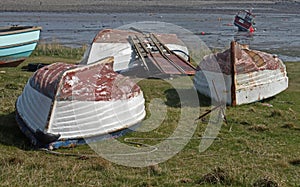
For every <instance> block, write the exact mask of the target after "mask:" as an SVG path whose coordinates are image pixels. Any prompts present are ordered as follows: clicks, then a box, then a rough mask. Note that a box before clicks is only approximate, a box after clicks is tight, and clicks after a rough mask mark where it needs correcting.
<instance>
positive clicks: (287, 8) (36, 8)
mask: <svg viewBox="0 0 300 187" xmlns="http://www.w3.org/2000/svg"><path fill="white" fill-rule="evenodd" d="M250 8H253V9H254V10H255V12H257V13H276V12H278V13H279V12H280V13H290V14H298V11H299V9H300V1H299V0H294V1H292V0H291V1H284V2H283V1H276V0H273V1H272V0H265V1H253V0H249V1H245V0H240V1H221V0H215V1H201V0H199V1H190V2H189V1H182V0H163V1H159V0H151V1H147V0H135V1H134V0H126V1H118V0H99V1H94V0H51V1H49V0H17V1H12V0H1V1H0V11H2V12H85V13H126V12H136V13H141V12H144V13H196V12H197V13H220V14H225V13H232V12H236V11H237V10H239V9H250Z"/></svg>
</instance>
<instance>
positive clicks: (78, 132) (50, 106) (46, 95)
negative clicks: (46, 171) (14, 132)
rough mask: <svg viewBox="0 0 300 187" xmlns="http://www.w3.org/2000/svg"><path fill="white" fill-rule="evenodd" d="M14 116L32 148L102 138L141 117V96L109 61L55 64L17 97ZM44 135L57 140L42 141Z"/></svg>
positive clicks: (139, 119)
mask: <svg viewBox="0 0 300 187" xmlns="http://www.w3.org/2000/svg"><path fill="white" fill-rule="evenodd" d="M16 110H17V121H19V124H20V127H21V129H24V124H25V127H27V131H28V130H29V131H30V132H31V136H29V137H30V138H31V139H32V142H33V143H34V144H36V145H42V146H45V145H50V144H52V145H53V144H55V143H57V142H59V141H65V140H68V141H74V140H79V139H84V138H90V137H98V136H106V135H108V134H110V133H115V132H118V131H121V130H123V129H126V128H130V127H131V126H134V125H136V124H138V123H139V122H140V121H142V120H143V118H144V117H145V107H144V97H143V93H142V91H141V90H140V88H139V87H138V86H137V85H136V84H134V83H133V82H131V81H130V80H129V78H126V77H124V76H122V75H119V74H117V73H115V72H114V71H113V70H112V58H108V59H104V60H102V61H100V62H97V63H94V64H92V65H86V66H75V65H66V64H61V63H56V64H52V65H49V66H46V67H43V68H41V69H39V70H38V71H37V72H36V73H35V74H34V76H33V77H32V78H30V79H29V81H28V83H27V84H26V86H25V88H24V91H23V93H22V95H20V96H19V98H18V100H17V102H16ZM22 124H23V125H22ZM23 132H26V131H24V130H23ZM38 132H42V133H43V134H44V137H39V136H38ZM39 134H41V133H39ZM47 135H53V136H55V135H56V136H57V139H55V140H52V141H51V140H47V138H45V137H46V136H47Z"/></svg>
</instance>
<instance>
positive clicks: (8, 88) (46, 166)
mask: <svg viewBox="0 0 300 187" xmlns="http://www.w3.org/2000/svg"><path fill="white" fill-rule="evenodd" d="M46 48H47V47H46ZM44 50H45V49H43V46H41V47H39V48H38V50H37V51H36V52H35V53H34V55H32V57H30V58H29V59H28V60H26V61H25V62H24V63H23V64H21V67H17V68H2V69H0V101H1V105H0V185H1V186H216V185H217V186H299V185H300V179H299V176H300V164H299V163H300V154H299V153H300V152H299V145H300V136H299V133H300V124H299V119H300V98H299V93H300V77H299V75H300V63H299V62H297V63H286V66H287V70H288V75H289V80H290V84H289V88H288V89H287V90H286V91H284V92H282V93H280V94H279V95H277V96H275V97H273V98H271V99H269V100H266V101H263V102H257V103H253V104H249V105H242V106H237V107H227V110H226V116H227V120H228V125H223V126H222V129H221V131H220V133H219V135H218V139H216V140H215V141H214V143H213V144H212V145H211V146H210V147H209V148H208V149H207V150H206V151H205V152H202V153H199V143H200V139H199V138H200V137H201V135H202V134H203V131H204V129H205V127H206V125H207V122H205V120H203V121H197V122H196V123H195V124H191V125H196V127H197V129H196V132H195V133H194V137H193V139H191V140H190V142H189V143H188V144H187V145H186V146H185V148H184V149H183V150H182V151H181V152H179V153H178V154H176V155H175V156H174V157H172V158H171V159H169V160H167V161H166V162H163V163H160V164H158V165H154V166H150V167H144V168H131V167H126V166H121V165H117V164H114V163H112V162H109V161H107V160H105V159H103V158H101V157H92V156H90V157H89V156H59V155H55V154H49V153H47V152H44V151H39V150H36V149H34V147H33V146H32V145H31V144H30V143H29V141H28V140H27V138H26V137H25V136H24V135H23V134H22V133H21V132H20V130H19V128H18V126H17V124H16V122H15V119H14V117H15V113H14V111H15V106H14V104H15V101H16V99H17V97H18V95H20V94H21V92H22V89H23V87H24V85H25V84H26V81H27V80H28V78H29V77H30V76H31V75H32V72H26V71H24V70H22V66H26V65H27V64H28V63H30V62H40V63H52V62H56V61H63V62H68V63H76V62H77V61H78V60H79V59H80V56H82V51H83V50H82V51H81V52H78V53H77V52H76V53H72V54H75V55H73V56H71V57H70V56H69V55H70V54H69V53H70V50H71V51H72V50H73V49H69V48H67V49H61V47H60V49H59V47H58V48H57V49H55V50H53V49H51V50H53V51H54V52H53V53H52V52H50V53H51V54H49V53H48V52H49V51H48V50H46V51H44ZM57 51H60V52H57ZM139 85H140V86H141V87H142V89H143V91H144V95H145V98H146V101H147V106H149V102H150V101H151V100H152V99H154V98H160V99H161V100H162V101H164V102H165V103H167V113H168V117H167V118H166V119H164V121H163V123H162V124H161V125H160V126H159V127H158V128H156V129H154V130H153V131H151V132H146V133H138V132H137V133H133V134H128V135H126V137H143V138H153V137H159V138H163V137H168V136H169V135H170V133H172V132H173V131H174V129H175V128H176V123H177V121H178V119H179V112H180V105H179V104H178V102H179V101H178V96H177V94H176V92H175V91H174V90H173V89H172V86H171V85H170V84H169V83H167V82H165V81H162V80H143V81H141V82H139ZM200 98H201V99H200V102H201V104H203V103H207V98H204V97H202V96H201V97H200ZM205 105H206V104H204V105H203V106H204V107H201V109H200V111H201V112H202V113H203V112H205V110H206V109H208V108H209V107H205ZM148 117H150V116H149V114H148ZM124 138H125V137H121V138H120V140H121V141H123V140H124ZM145 143H148V144H156V143H158V142H157V141H151V140H148V141H146V142H145ZM59 151H60V152H63V153H72V154H82V155H85V154H87V155H95V153H94V151H93V150H91V149H90V148H89V147H88V146H87V145H83V146H78V147H75V148H72V149H62V150H59Z"/></svg>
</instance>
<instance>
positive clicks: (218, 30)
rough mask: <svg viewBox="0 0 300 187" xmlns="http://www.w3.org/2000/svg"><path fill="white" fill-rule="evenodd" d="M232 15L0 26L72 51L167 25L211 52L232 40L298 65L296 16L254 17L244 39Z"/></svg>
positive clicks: (15, 20) (83, 17)
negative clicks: (141, 25) (28, 29)
mask: <svg viewBox="0 0 300 187" xmlns="http://www.w3.org/2000/svg"><path fill="white" fill-rule="evenodd" d="M234 14H235V13H233V14H230V15H229V14H202V13H198V14H174V13H165V14H149V13H145V14H143V13H113V14H106V13H105V14H104V13H103V14H101V13H55V12H1V13H0V22H1V25H3V26H7V25H37V26H42V27H43V31H42V34H41V41H42V42H47V43H48V42H57V43H61V44H63V45H67V46H72V47H78V46H82V45H85V44H90V43H91V42H92V40H93V38H94V37H95V35H96V34H97V33H98V32H99V30H101V29H104V28H117V27H120V26H123V25H126V24H131V23H136V22H142V21H158V22H167V23H172V24H175V25H178V26H180V27H183V28H185V29H187V30H189V31H190V32H192V33H194V34H196V35H197V36H198V37H200V39H201V40H202V41H204V42H205V44H206V45H207V46H209V47H212V48H220V49H223V48H225V47H228V46H229V43H230V41H231V40H233V39H236V40H239V41H241V42H242V43H246V44H250V45H251V48H254V49H258V50H268V51H271V52H277V53H278V55H279V57H281V58H282V59H283V60H285V61H300V55H299V54H300V37H299V36H300V33H299V30H300V24H299V23H300V15H297V14H281V15H280V14H274V13H266V14H257V16H256V28H257V31H256V32H255V33H254V34H253V35H248V34H247V33H239V32H237V28H236V27H234V26H233V24H232V22H233V17H234ZM149 27H153V24H152V25H149ZM164 29H165V28H163V27H159V28H156V30H157V31H158V32H164ZM278 50H280V53H279V52H278Z"/></svg>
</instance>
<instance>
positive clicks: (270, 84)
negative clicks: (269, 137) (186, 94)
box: [194, 41, 288, 105]
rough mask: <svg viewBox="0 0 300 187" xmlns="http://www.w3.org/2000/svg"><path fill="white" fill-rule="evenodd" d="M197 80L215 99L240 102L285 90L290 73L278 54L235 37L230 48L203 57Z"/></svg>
mask: <svg viewBox="0 0 300 187" xmlns="http://www.w3.org/2000/svg"><path fill="white" fill-rule="evenodd" d="M220 77H221V78H222V81H223V82H222V81H220V80H221V79H220ZM194 84H195V87H196V89H197V90H198V91H199V92H200V93H201V94H203V95H206V96H209V97H211V98H212V99H214V100H216V101H219V102H226V103H227V104H228V105H241V104H246V103H252V102H256V101H260V100H263V99H266V98H269V97H272V96H275V95H276V94H278V93H280V92H282V91H284V90H285V89H287V87H288V77H287V72H286V67H285V65H284V64H283V62H282V61H281V60H280V59H279V58H278V57H277V56H276V55H272V54H268V53H265V52H262V51H257V50H252V49H249V48H248V46H246V45H241V44H238V43H236V42H235V41H233V42H231V48H230V49H228V50H225V51H224V52H220V53H216V54H211V55H207V56H205V57H204V59H203V61H202V62H200V65H199V66H198V68H197V73H196V75H195V77H194ZM225 100H226V101H225Z"/></svg>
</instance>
